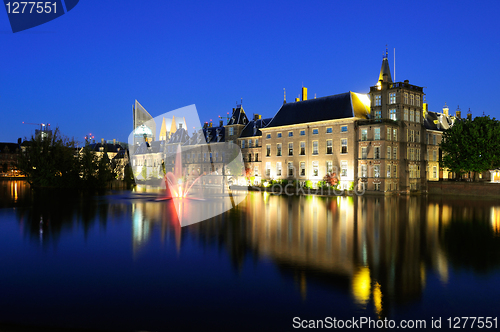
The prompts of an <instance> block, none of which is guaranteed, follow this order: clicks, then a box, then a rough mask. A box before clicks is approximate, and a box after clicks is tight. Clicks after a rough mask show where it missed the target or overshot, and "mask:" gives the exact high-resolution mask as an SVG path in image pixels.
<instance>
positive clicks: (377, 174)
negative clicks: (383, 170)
mask: <svg viewBox="0 0 500 332" xmlns="http://www.w3.org/2000/svg"><path fill="white" fill-rule="evenodd" d="M373 177H374V178H379V177H380V165H375V166H373Z"/></svg>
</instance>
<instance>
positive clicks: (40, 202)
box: [16, 189, 129, 246]
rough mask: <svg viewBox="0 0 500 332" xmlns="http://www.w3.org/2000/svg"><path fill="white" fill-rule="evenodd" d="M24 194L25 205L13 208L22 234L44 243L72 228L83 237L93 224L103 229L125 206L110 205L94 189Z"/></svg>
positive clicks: (41, 190)
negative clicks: (89, 190) (77, 230)
mask: <svg viewBox="0 0 500 332" xmlns="http://www.w3.org/2000/svg"><path fill="white" fill-rule="evenodd" d="M25 196H29V198H26V197H25V198H24V202H25V204H22V205H21V206H17V207H16V213H17V219H18V221H19V223H20V225H21V229H22V230H23V232H24V234H25V236H26V237H27V238H29V239H30V240H32V241H34V242H39V243H41V244H43V245H44V246H46V245H51V244H57V242H58V240H59V239H60V238H61V237H62V236H64V234H65V233H67V234H69V233H70V232H71V231H72V230H74V229H80V230H82V231H83V234H84V236H85V237H87V236H88V232H89V231H90V230H91V229H92V227H94V225H96V224H98V225H99V227H100V228H101V229H105V228H106V224H107V222H108V221H109V220H110V219H114V218H117V219H120V217H121V216H124V215H126V214H127V212H128V211H127V210H128V209H129V207H128V205H127V204H126V203H122V204H119V203H117V202H115V203H114V204H110V202H109V201H108V200H107V197H106V196H96V193H94V192H86V191H74V190H53V189H40V190H35V191H28V192H27V193H26V195H25ZM27 202H29V204H28V203H27Z"/></svg>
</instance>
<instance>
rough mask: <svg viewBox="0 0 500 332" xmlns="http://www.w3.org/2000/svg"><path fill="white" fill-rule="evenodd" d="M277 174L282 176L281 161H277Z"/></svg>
mask: <svg viewBox="0 0 500 332" xmlns="http://www.w3.org/2000/svg"><path fill="white" fill-rule="evenodd" d="M276 176H281V162H277V163H276Z"/></svg>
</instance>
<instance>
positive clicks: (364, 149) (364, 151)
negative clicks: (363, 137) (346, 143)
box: [361, 146, 367, 159]
mask: <svg viewBox="0 0 500 332" xmlns="http://www.w3.org/2000/svg"><path fill="white" fill-rule="evenodd" d="M366 157H367V148H366V147H365V146H363V147H362V148H361V159H366Z"/></svg>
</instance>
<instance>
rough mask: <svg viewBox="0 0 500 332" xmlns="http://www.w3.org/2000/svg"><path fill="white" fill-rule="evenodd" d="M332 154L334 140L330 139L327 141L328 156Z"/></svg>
mask: <svg viewBox="0 0 500 332" xmlns="http://www.w3.org/2000/svg"><path fill="white" fill-rule="evenodd" d="M332 153H333V145H332V140H331V139H329V140H327V141H326V154H332Z"/></svg>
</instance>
